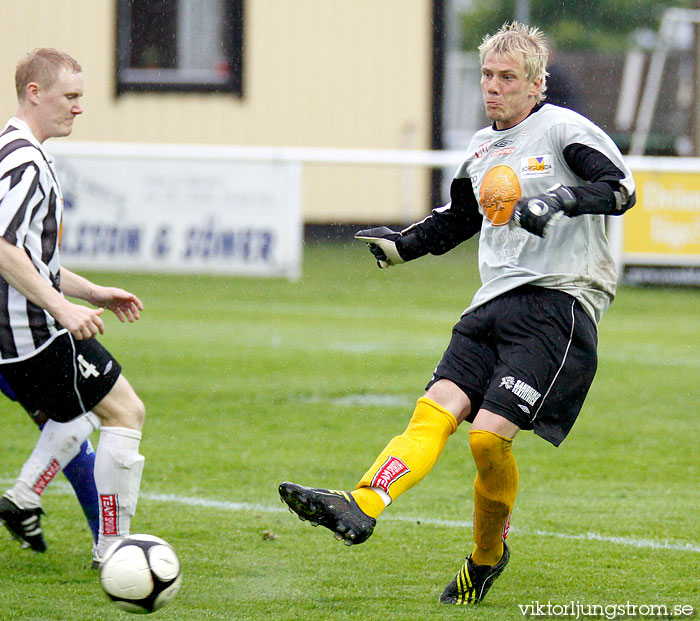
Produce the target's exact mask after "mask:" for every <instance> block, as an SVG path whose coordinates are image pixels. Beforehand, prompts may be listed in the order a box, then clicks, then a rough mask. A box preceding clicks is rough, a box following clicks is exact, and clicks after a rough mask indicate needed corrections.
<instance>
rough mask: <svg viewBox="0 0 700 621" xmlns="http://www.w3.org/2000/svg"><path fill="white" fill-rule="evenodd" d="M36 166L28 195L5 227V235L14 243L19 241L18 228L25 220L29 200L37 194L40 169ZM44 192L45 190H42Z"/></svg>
mask: <svg viewBox="0 0 700 621" xmlns="http://www.w3.org/2000/svg"><path fill="white" fill-rule="evenodd" d="M34 168H35V175H34V179H33V180H32V183H31V185H30V186H29V191H28V192H27V195H26V196H25V197H24V200H23V201H22V204H21V205H20V207H19V209H18V210H17V213H15V215H14V217H13V218H12V220H11V221H10V224H8V226H7V228H6V229H5V234H4V235H3V237H4V238H5V239H7V240H8V241H12V243H13V244H14V243H15V242H16V241H17V235H16V233H17V229H18V228H19V227H20V225H21V224H22V222H23V221H24V216H25V214H26V213H27V207H28V206H29V201H30V200H31V198H32V197H33V196H34V194H36V188H37V186H38V185H39V169H38V168H37V167H36V164H35V165H34ZM42 192H43V191H42Z"/></svg>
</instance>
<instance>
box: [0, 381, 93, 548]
mask: <svg viewBox="0 0 700 621" xmlns="http://www.w3.org/2000/svg"><path fill="white" fill-rule="evenodd" d="M0 381H1V380H0ZM28 414H29V417H30V418H31V419H32V420H33V421H34V422H35V423H36V424H37V426H38V427H39V429H43V428H44V425H45V424H46V422H47V421H48V420H49V419H48V417H47V416H46V414H45V413H44V412H42V411H41V410H37V411H36V412H33V413H31V412H28ZM95 423H96V424H99V421H98V419H97V418H96V417H95ZM94 471H95V450H94V449H93V448H92V444H91V443H90V439H89V438H87V439H86V440H85V441H84V442H83V443H82V444H81V445H80V449H79V451H78V454H77V455H76V456H75V457H74V458H73V459H72V461H70V462H69V463H68V464H67V465H66V466H65V467H64V468H63V474H64V476H65V477H66V479H67V480H68V482H69V483H70V484H71V486H72V487H73V491H74V492H75V496H76V498H77V499H78V502H79V503H80V507H81V508H82V510H83V513H84V514H85V519H86V520H87V523H88V526H89V527H90V531H91V532H92V539H93V541H94V543H95V544H96V543H97V533H98V531H99V528H100V512H99V509H98V508H97V489H96V488H95V476H94Z"/></svg>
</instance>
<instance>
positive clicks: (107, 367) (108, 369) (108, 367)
mask: <svg viewBox="0 0 700 621" xmlns="http://www.w3.org/2000/svg"><path fill="white" fill-rule="evenodd" d="M112 366H113V361H112V360H110V361H109V362H108V363H107V366H106V367H105V370H104V371H102V374H103V375H107V373H109V372H110V371H111V370H112Z"/></svg>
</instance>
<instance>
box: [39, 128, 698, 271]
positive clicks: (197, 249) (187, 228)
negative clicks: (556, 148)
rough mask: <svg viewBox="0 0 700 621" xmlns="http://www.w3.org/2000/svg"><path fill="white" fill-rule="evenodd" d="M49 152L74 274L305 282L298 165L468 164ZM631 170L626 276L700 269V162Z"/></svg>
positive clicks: (175, 151)
mask: <svg viewBox="0 0 700 621" xmlns="http://www.w3.org/2000/svg"><path fill="white" fill-rule="evenodd" d="M49 150H50V151H51V153H52V154H54V155H55V156H56V160H57V165H58V167H59V176H60V177H61V179H62V181H63V187H64V194H65V201H66V218H65V225H64V231H63V243H62V253H63V257H64V261H65V263H66V265H68V266H69V267H75V268H77V269H100V270H129V271H146V272H148V271H153V272H185V273H186V272H196V273H216V274H233V275H251V276H284V277H287V278H298V277H299V275H300V273H301V255H302V237H303V218H302V208H301V201H302V190H303V188H302V170H303V167H305V166H308V165H314V164H341V165H376V166H405V167H406V170H407V172H409V173H410V171H415V170H416V168H420V167H428V168H445V169H448V170H449V174H451V173H452V172H454V170H456V168H457V166H458V165H459V164H460V163H461V162H462V160H463V158H464V152H463V151H415V150H387V149H378V150H374V149H372V150H370V149H325V148H287V147H226V146H189V145H187V146H186V145H163V144H133V143H131V144H130V143H80V142H64V143H61V142H56V143H52V144H51V145H50V148H49ZM628 163H629V164H630V167H631V168H632V170H633V171H634V172H635V177H636V176H637V173H639V178H640V180H641V183H639V182H638V184H637V193H638V203H639V204H638V205H637V207H635V208H634V209H633V210H632V211H630V212H628V214H627V215H625V216H623V217H622V218H610V219H609V220H610V234H611V242H612V244H613V248H614V250H615V253H616V260H617V263H618V268H619V269H620V271H621V273H624V270H625V268H626V266H628V265H649V266H665V265H668V266H683V267H685V268H700V159H695V158H656V157H638V156H635V157H629V158H628ZM409 182H410V181H409ZM696 186H697V189H695V188H696ZM650 188H652V189H653V190H654V191H653V193H652V192H650V191H649V189H650ZM652 194H653V197H652ZM650 200H651V201H652V202H651V203H650V202H649V201H650ZM649 214H651V215H649ZM640 218H641V224H640ZM645 218H646V220H645ZM628 219H629V222H630V224H632V223H634V225H635V226H629V227H628V226H627V225H626V222H627V221H628ZM632 219H634V222H633V220H632ZM647 220H648V222H647ZM647 229H649V231H650V232H649V236H650V239H649V240H645V239H635V240H632V241H633V243H630V239H629V235H630V234H631V233H634V235H636V236H640V235H641V236H644V235H647ZM659 230H661V231H663V235H660V234H659ZM640 231H642V233H640ZM676 238H677V239H676ZM630 248H632V251H630Z"/></svg>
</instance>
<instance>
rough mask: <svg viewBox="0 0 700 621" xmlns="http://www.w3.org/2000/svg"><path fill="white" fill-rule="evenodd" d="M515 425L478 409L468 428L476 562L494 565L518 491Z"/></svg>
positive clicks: (516, 430) (500, 550)
mask: <svg viewBox="0 0 700 621" xmlns="http://www.w3.org/2000/svg"><path fill="white" fill-rule="evenodd" d="M518 431H519V427H518V426H517V425H515V424H514V423H512V422H510V421H509V420H507V419H505V418H503V417H502V416H499V415H497V414H494V413H493V412H489V411H488V410H480V411H479V413H478V414H477V415H476V418H475V419H474V423H473V425H472V428H471V430H470V431H469V445H470V447H471V451H472V457H473V458H474V462H475V464H476V471H477V474H476V480H475V481H474V543H475V546H474V551H473V552H472V561H473V562H474V563H475V564H477V565H495V564H496V563H498V561H499V560H500V558H501V557H502V556H503V540H504V539H505V536H506V535H507V527H508V523H509V520H510V514H511V511H512V510H513V505H514V504H515V497H516V495H517V493H518V466H517V465H516V463H515V457H513V453H512V452H511V446H512V444H513V438H514V437H515V435H516V434H517V433H518Z"/></svg>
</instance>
